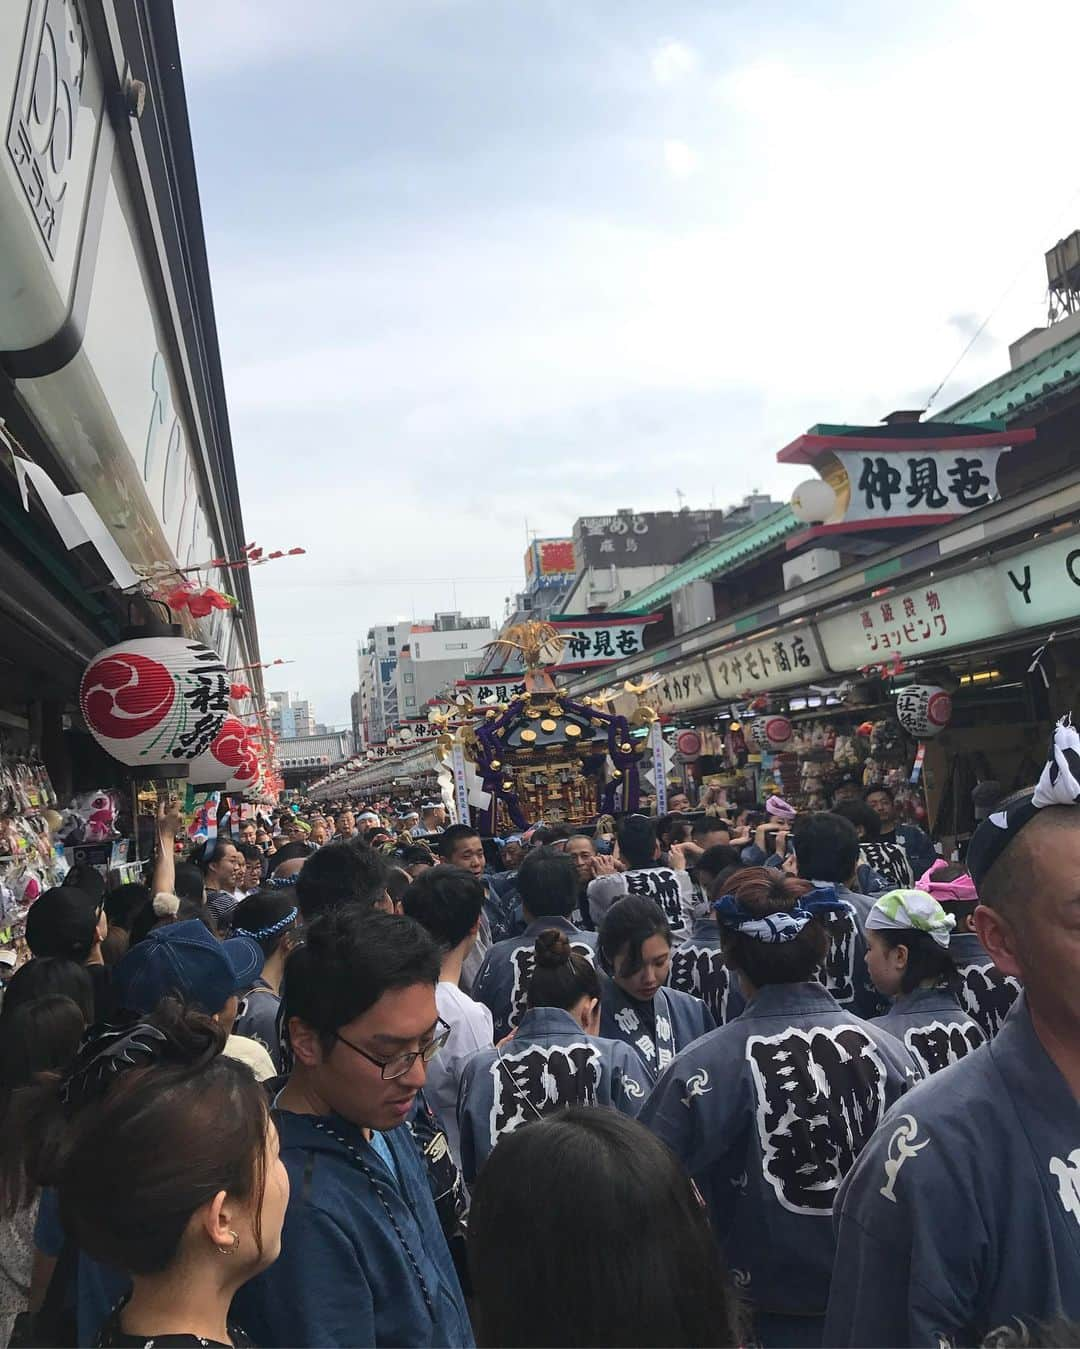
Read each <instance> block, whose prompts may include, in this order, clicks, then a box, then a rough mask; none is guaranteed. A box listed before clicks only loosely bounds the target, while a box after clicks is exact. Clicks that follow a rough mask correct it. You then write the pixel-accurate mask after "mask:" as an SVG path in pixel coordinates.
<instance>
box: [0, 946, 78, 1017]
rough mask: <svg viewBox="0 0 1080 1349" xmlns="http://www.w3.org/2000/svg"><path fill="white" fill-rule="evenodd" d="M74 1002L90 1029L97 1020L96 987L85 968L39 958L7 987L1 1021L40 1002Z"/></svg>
mask: <svg viewBox="0 0 1080 1349" xmlns="http://www.w3.org/2000/svg"><path fill="white" fill-rule="evenodd" d="M50 997H63V998H70V999H71V1001H72V1002H73V1003H75V1005H76V1006H77V1007H78V1008H79V1010H80V1011H81V1012H82V1014H83V1020H84V1021H85V1023H86V1024H87V1025H88V1026H89V1025H90V1024H91V1022H92V1021H93V1020H94V1013H95V1009H94V985H93V983H92V982H91V979H90V975H89V972H88V971H87V969H86V966H85V965H79V964H77V963H76V962H75V961H74V960H64V959H62V958H61V957H58V956H35V957H34V959H33V960H28V961H27V962H26V964H25V965H20V966H19V968H18V969H17V970H16V971H15V973H14V974H13V975H12V976H11V978H10V979H9V980H8V981H7V984H6V985H5V987H4V1000H3V1003H2V1004H0V1018H2V1017H3V1016H5V1015H7V1013H9V1012H13V1011H14V1010H15V1008H16V1007H20V1006H21V1005H22V1004H23V1003H24V1002H33V1001H34V1000H35V999H37V998H50Z"/></svg>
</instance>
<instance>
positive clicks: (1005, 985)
mask: <svg viewBox="0 0 1080 1349" xmlns="http://www.w3.org/2000/svg"><path fill="white" fill-rule="evenodd" d="M991 785H992V786H996V785H997V784H996V783H994V784H991ZM995 800H1000V793H999V795H998V796H997V797H995ZM984 818H986V817H985V816H984ZM919 889H920V890H925V891H926V892H927V893H928V894H930V895H933V897H934V898H935V899H936V900H937V901H938V903H939V904H940V905H941V907H942V908H943V909H944V910H945V912H946V913H948V914H951V915H952V916H953V917H954V918H955V919H956V929H955V930H954V932H953V934H952V937H951V939H950V941H949V955H950V956H951V957H952V961H953V964H954V965H955V967H956V970H955V974H954V976H953V980H952V988H953V992H954V993H955V994H956V997H957V1000H958V1002H959V1003H960V1006H961V1007H962V1008H963V1009H964V1011H966V1012H967V1014H968V1015H969V1016H970V1017H972V1018H973V1019H974V1020H975V1021H976V1022H977V1023H978V1026H979V1029H980V1030H981V1031H982V1033H983V1034H984V1035H985V1036H986V1038H987V1039H988V1040H992V1039H993V1038H994V1036H995V1035H996V1034H997V1033H998V1031H999V1030H1000V1029H1001V1027H1002V1025H1003V1023H1004V1021H1005V1018H1006V1017H1007V1016H1008V1014H1009V1010H1010V1008H1011V1007H1012V1005H1013V1003H1014V1002H1015V1001H1016V999H1017V998H1018V997H1019V996H1020V991H1021V986H1020V980H1019V979H1014V978H1013V977H1012V976H1011V975H1008V974H1002V972H1001V970H999V969H998V967H997V966H996V965H995V964H994V962H993V961H992V960H991V959H990V956H989V954H988V952H987V950H986V948H985V947H984V946H983V944H982V942H981V941H980V940H979V935H978V933H977V932H976V931H975V908H976V906H977V904H978V902H979V897H978V895H977V894H976V893H975V882H974V881H973V880H972V879H971V873H970V872H969V871H968V869H967V868H966V867H964V866H960V865H959V864H957V863H953V862H946V861H945V860H944V858H940V857H939V858H938V860H937V861H936V862H935V863H934V865H933V866H932V867H931V868H930V870H929V871H928V872H927V873H926V874H925V876H923V877H921V879H920V880H919Z"/></svg>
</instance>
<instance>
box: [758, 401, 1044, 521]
mask: <svg viewBox="0 0 1080 1349" xmlns="http://www.w3.org/2000/svg"><path fill="white" fill-rule="evenodd" d="M829 429H834V430H844V431H845V432H847V434H844V435H817V434H813V433H810V434H808V435H805V436H800V437H799V439H798V440H796V441H794V442H793V443H792V444H791V445H789V446H788V447H787V448H786V449H784V450H781V451H780V454H779V455H778V456H777V458H778V459H779V460H780V461H781V462H785V463H806V464H811V465H812V466H813V467H814V468H815V469H816V470H817V471H818V473H819V474H820V476H821V478H822V479H823V480H824V482H825V483H827V484H828V485H829V486H830V487H831V488H832V489H833V493H834V497H835V501H834V504H833V506H832V509H831V511H830V513H829V514H827V515H823V516H822V517H820V523H818V524H816V525H815V531H814V532H815V533H816V534H827V533H830V532H837V531H843V530H852V529H870V528H875V529H876V528H880V527H882V526H891V525H903V526H908V527H911V526H931V525H934V524H940V523H944V522H946V521H949V520H954V519H956V518H958V517H959V516H963V515H967V514H969V513H970V512H971V511H975V510H979V509H980V508H981V507H983V506H988V505H990V503H991V502H992V501H994V500H996V499H997V496H998V483H997V473H998V463H999V461H1000V459H1001V457H1002V455H1004V454H1007V453H1008V452H1009V451H1010V450H1012V449H1014V448H1016V446H1017V445H1019V444H1021V443H1025V442H1028V441H1030V440H1032V439H1033V438H1034V435H1035V432H1034V431H1033V430H1030V429H1026V430H1015V431H1008V432H1006V431H996V432H995V431H982V432H977V433H969V434H959V435H958V434H943V435H941V436H928V435H919V436H912V435H908V436H899V435H886V436H883V435H880V434H874V435H866V434H863V435H859V434H858V432H859V431H870V430H873V429H874V428H861V427H848V428H829ZM921 429H922V428H921V427H920V430H921ZM957 429H958V428H947V431H948V432H955V431H956V430H957ZM800 518H806V517H801V516H800ZM811 518H813V519H815V520H816V519H818V517H811Z"/></svg>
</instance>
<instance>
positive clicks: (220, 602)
mask: <svg viewBox="0 0 1080 1349" xmlns="http://www.w3.org/2000/svg"><path fill="white" fill-rule="evenodd" d="M151 598H152V599H155V600H158V601H160V602H161V603H162V604H167V605H168V606H169V608H170V609H172V610H173V612H174V613H178V614H182V613H184V612H187V613H189V614H190V615H191V616H192V618H206V617H208V616H209V615H210V614H211V613H212V612H213V611H214V610H215V609H235V608H236V604H237V601H236V597H235V596H234V595H225V594H223V593H222V592H221V591H220V590H215V589H214V588H213V586H201V587H200V586H197V585H194V584H193V583H192V582H191V581H183V582H182V583H181V584H180V585H178V586H175V587H174V588H173V589H172V590H159V591H156V592H155V593H154V595H152V596H151Z"/></svg>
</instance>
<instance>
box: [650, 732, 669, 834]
mask: <svg viewBox="0 0 1080 1349" xmlns="http://www.w3.org/2000/svg"><path fill="white" fill-rule="evenodd" d="M649 748H650V749H651V750H652V765H653V785H654V786H655V788H656V813H657V815H666V814H667V770H666V765H665V763H664V733H663V731H662V730H661V727H660V723H659V722H658V721H654V722H653V724H652V725H651V726H650V727H649Z"/></svg>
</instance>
